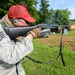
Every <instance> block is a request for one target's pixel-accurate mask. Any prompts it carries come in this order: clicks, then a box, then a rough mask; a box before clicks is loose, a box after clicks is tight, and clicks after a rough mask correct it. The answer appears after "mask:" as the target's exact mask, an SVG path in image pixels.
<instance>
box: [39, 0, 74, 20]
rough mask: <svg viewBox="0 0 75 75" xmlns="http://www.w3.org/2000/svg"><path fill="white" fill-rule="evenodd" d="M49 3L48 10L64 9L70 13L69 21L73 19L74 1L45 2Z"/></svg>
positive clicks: (57, 0) (53, 0) (55, 0)
mask: <svg viewBox="0 0 75 75" xmlns="http://www.w3.org/2000/svg"><path fill="white" fill-rule="evenodd" d="M40 1H41V0H38V2H39V4H38V9H39V5H40ZM47 1H49V4H50V7H49V9H51V8H53V9H54V10H56V9H66V8H68V10H69V11H70V12H71V15H70V19H75V0H47Z"/></svg>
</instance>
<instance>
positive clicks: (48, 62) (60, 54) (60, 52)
mask: <svg viewBox="0 0 75 75" xmlns="http://www.w3.org/2000/svg"><path fill="white" fill-rule="evenodd" d="M62 35H63V29H62V30H61V38H60V51H59V54H58V56H57V57H56V58H55V59H53V60H50V61H47V62H41V61H38V60H35V59H33V58H31V57H29V56H26V58H28V59H30V60H31V61H33V62H35V63H39V64H51V63H52V62H54V61H55V60H56V59H57V58H58V57H61V60H62V64H63V66H65V62H64V59H63V54H62Z"/></svg>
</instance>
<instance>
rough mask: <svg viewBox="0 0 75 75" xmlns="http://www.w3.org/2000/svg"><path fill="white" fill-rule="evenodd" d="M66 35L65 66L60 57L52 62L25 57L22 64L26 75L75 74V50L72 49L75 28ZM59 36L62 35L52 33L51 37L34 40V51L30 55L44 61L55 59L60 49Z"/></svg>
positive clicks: (64, 47)
mask: <svg viewBox="0 0 75 75" xmlns="http://www.w3.org/2000/svg"><path fill="white" fill-rule="evenodd" d="M65 36H66V37H67V38H66V40H65V37H64V39H63V43H64V44H63V49H62V53H63V57H64V61H65V67H64V66H63V64H62V61H61V58H60V57H59V58H58V59H57V60H55V61H54V62H53V63H51V64H37V63H34V62H32V61H30V60H29V59H27V58H24V59H23V63H22V64H23V67H24V70H25V72H26V75H75V52H74V51H72V50H71V49H72V47H73V46H75V30H74V31H69V32H68V35H65ZM58 37H60V35H50V37H49V38H39V39H35V40H33V44H34V51H33V52H32V53H31V54H29V56H30V57H32V58H34V59H36V60H40V61H42V62H46V61H49V60H53V59H55V58H56V57H57V55H58V53H59V50H60V49H59V44H60V38H58ZM64 40H65V41H64ZM66 41H67V42H66ZM45 42H46V43H45Z"/></svg>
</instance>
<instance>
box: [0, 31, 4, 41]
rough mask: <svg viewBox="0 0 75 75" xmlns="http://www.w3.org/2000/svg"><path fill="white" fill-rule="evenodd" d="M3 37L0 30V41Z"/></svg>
mask: <svg viewBox="0 0 75 75" xmlns="http://www.w3.org/2000/svg"><path fill="white" fill-rule="evenodd" d="M3 38H4V34H3V32H0V41H1V40H2V39H3Z"/></svg>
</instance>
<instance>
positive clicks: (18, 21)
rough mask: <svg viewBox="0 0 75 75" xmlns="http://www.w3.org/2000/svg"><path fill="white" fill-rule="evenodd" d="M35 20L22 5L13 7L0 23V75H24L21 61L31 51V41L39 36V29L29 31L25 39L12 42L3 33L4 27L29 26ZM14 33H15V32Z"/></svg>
mask: <svg viewBox="0 0 75 75" xmlns="http://www.w3.org/2000/svg"><path fill="white" fill-rule="evenodd" d="M35 21H36V20H35V19H34V18H32V17H31V16H30V14H29V12H28V10H27V9H26V7H25V6H23V5H19V4H17V5H13V6H11V7H10V8H9V11H8V13H7V14H6V15H5V16H4V17H3V18H2V21H1V23H0V75H25V72H24V70H23V68H22V66H21V62H19V61H21V60H22V59H23V58H24V57H25V56H26V55H28V54H29V53H31V52H32V51H33V43H32V40H33V39H34V38H38V37H39V36H40V31H41V29H40V28H35V29H32V30H30V31H29V32H28V33H27V34H26V36H25V37H22V38H21V37H18V38H16V39H17V41H14V40H12V39H11V38H10V37H9V36H8V34H7V33H6V32H5V30H4V28H5V27H11V28H13V27H16V28H17V27H23V26H29V23H34V22H35ZM15 33H16V32H15Z"/></svg>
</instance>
